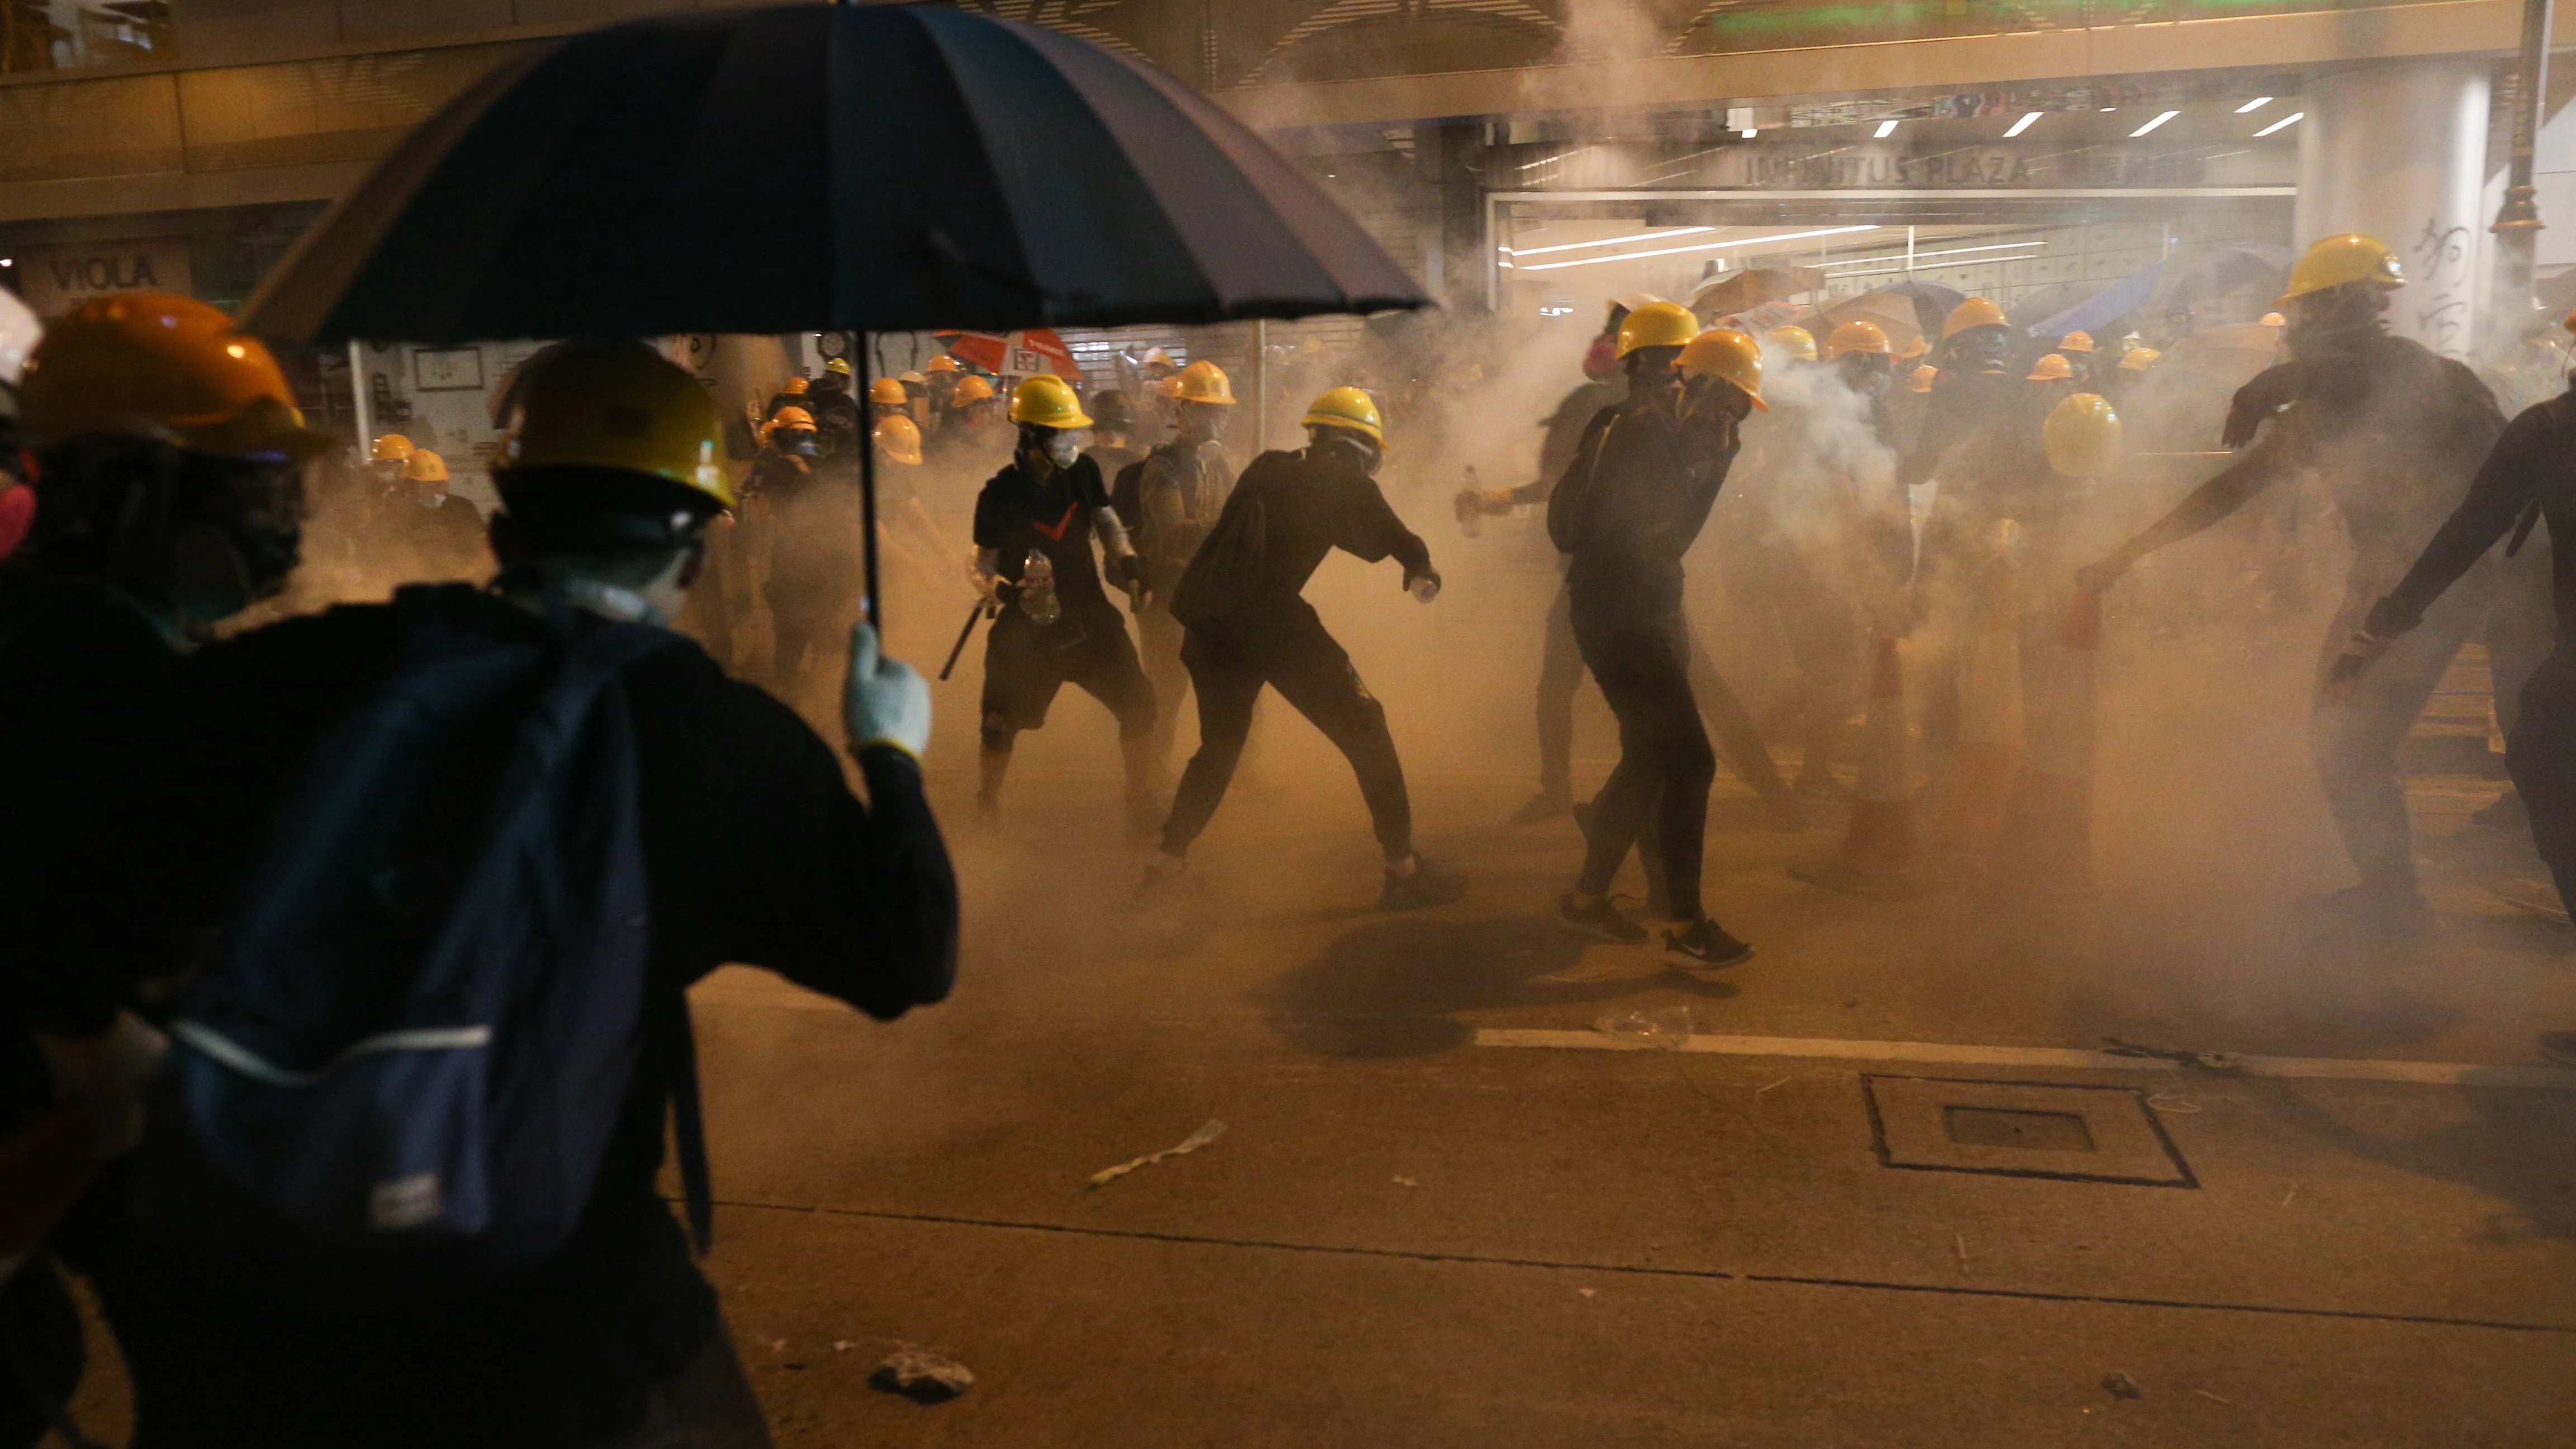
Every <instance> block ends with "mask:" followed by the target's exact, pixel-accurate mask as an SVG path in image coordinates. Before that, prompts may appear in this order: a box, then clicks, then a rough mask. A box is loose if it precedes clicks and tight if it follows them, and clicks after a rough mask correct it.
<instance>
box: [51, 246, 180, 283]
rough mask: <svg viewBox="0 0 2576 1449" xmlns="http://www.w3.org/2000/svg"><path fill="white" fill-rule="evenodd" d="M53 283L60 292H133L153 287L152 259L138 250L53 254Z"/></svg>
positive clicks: (158, 280)
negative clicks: (98, 254) (113, 253)
mask: <svg viewBox="0 0 2576 1449" xmlns="http://www.w3.org/2000/svg"><path fill="white" fill-rule="evenodd" d="M53 272H54V286H55V288H56V289H57V290H60V291H64V292H133V291H140V290H142V289H144V288H146V287H153V288H157V287H159V286H160V285H161V279H160V278H158V277H156V276H154V275H153V273H152V259H151V258H150V257H147V256H144V255H142V254H141V253H139V252H127V253H124V254H122V255H118V256H105V257H56V258H54V260H53Z"/></svg>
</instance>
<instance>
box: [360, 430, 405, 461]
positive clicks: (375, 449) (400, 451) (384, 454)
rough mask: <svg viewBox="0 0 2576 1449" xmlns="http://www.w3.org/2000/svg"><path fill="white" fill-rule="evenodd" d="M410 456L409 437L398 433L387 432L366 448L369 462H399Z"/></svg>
mask: <svg viewBox="0 0 2576 1449" xmlns="http://www.w3.org/2000/svg"><path fill="white" fill-rule="evenodd" d="M410 457H411V439H409V438H406V437H404V436H403V435H402V434H400V433H387V434H385V435H384V436H383V437H381V438H378V439H376V441H375V442H374V443H372V444H370V445H369V446H368V448H367V461H368V462H370V463H400V462H404V461H406V460H408V459H409V458H410Z"/></svg>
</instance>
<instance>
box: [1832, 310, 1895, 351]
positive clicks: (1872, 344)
mask: <svg viewBox="0 0 2576 1449" xmlns="http://www.w3.org/2000/svg"><path fill="white" fill-rule="evenodd" d="M1846 352H1870V353H1876V354H1877V355H1878V356H1881V357H1889V356H1893V355H1894V354H1895V349H1894V348H1892V347H1889V346H1888V345H1887V329H1886V328H1884V327H1881V326H1879V325H1878V324H1877V323H1875V322H1871V321H1867V320H1862V319H1855V320H1853V321H1850V322H1845V323H1844V324H1842V325H1841V326H1839V327H1836V328H1835V329H1834V330H1833V335H1832V336H1830V337H1827V338H1826V339H1825V361H1827V362H1831V361H1833V360H1834V359H1835V358H1837V357H1840V356H1842V355H1843V354H1844V353H1846Z"/></svg>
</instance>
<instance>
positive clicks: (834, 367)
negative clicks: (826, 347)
mask: <svg viewBox="0 0 2576 1449" xmlns="http://www.w3.org/2000/svg"><path fill="white" fill-rule="evenodd" d="M823 370H824V371H825V372H830V373H837V374H839V375H840V376H842V377H848V376H849V375H850V359H848V358H846V357H826V358H824V359H823Z"/></svg>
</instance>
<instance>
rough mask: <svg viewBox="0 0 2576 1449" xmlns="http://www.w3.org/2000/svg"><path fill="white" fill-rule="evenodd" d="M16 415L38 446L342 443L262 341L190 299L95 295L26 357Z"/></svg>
mask: <svg viewBox="0 0 2576 1449" xmlns="http://www.w3.org/2000/svg"><path fill="white" fill-rule="evenodd" d="M19 417H20V419H21V421H22V423H23V424H24V426H25V427H26V429H27V431H28V433H29V434H30V435H32V436H33V437H34V438H35V440H36V441H37V442H39V443H51V442H55V441H58V440H60V439H63V438H68V437H71V436H73V435H74V434H78V433H125V432H135V431H138V430H141V431H146V432H153V433H159V434H164V435H170V436H175V437H176V439H177V440H178V442H179V444H180V445H181V446H182V447H186V448H192V449H195V450H196V451H198V452H203V453H222V454H232V455H244V454H251V453H283V454H285V455H287V456H289V457H295V458H308V457H311V456H313V455H315V454H317V453H321V452H324V451H326V450H328V449H329V448H331V447H333V446H334V445H335V440H334V439H332V438H331V437H329V436H328V435H326V434H322V433H317V432H314V431H312V430H311V429H309V428H307V427H305V426H304V414H303V413H302V412H301V411H300V410H299V409H297V407H296V406H295V390H294V389H293V388H292V387H289V386H288V385H287V381H286V374H285V373H284V372H282V371H280V370H279V369H278V366H277V359H276V358H275V357H273V356H271V355H270V354H269V350H268V348H267V347H266V346H265V345H264V344H262V343H261V342H260V340H259V339H258V338H256V337H251V336H247V335H245V334H242V333H238V332H235V331H234V330H233V320H232V319H231V318H230V317H227V316H225V315H224V314H223V313H222V312H221V311H219V310H217V309H216V308H214V307H212V306H209V305H208V304H206V303H204V302H200V301H198V300H197V299H196V298H194V297H181V296H176V295H173V294H171V293H168V292H117V293H114V294H112V295H109V296H105V297H94V298H92V299H91V300H89V301H87V302H83V303H82V304H80V305H79V306H78V307H75V308H73V309H72V311H71V314H70V315H69V316H66V317H64V318H63V319H62V320H61V321H59V322H56V323H55V324H54V325H53V326H51V327H49V328H47V329H46V331H45V337H44V340H43V341H41V342H39V343H37V344H36V349H35V351H33V352H31V353H29V354H28V355H27V363H26V373H25V380H24V383H23V385H22V386H21V388H20V390H19Z"/></svg>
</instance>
